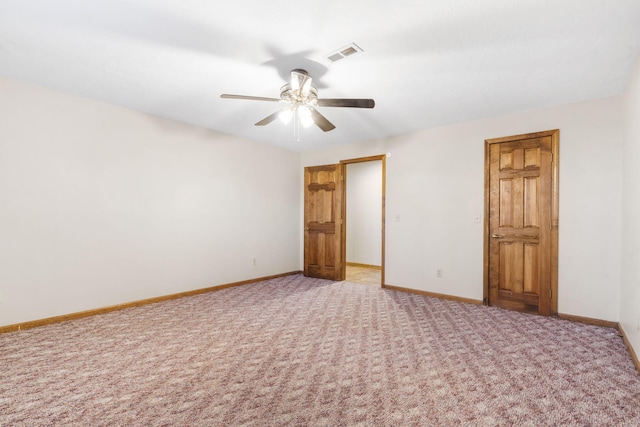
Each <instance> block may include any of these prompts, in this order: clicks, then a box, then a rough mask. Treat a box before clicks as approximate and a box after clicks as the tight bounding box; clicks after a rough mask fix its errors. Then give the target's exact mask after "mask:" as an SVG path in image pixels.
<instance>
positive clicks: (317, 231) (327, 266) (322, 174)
mask: <svg viewBox="0 0 640 427" xmlns="http://www.w3.org/2000/svg"><path fill="white" fill-rule="evenodd" d="M304 199H305V203H304V222H305V229H304V230H305V232H304V274H305V276H310V277H318V278H323V279H331V280H343V279H344V277H343V276H344V269H343V267H342V260H341V248H342V240H341V239H342V232H341V231H342V165H339V164H338V165H324V166H313V167H307V168H305V193H304Z"/></svg>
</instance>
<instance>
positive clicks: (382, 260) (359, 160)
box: [340, 154, 387, 287]
mask: <svg viewBox="0 0 640 427" xmlns="http://www.w3.org/2000/svg"><path fill="white" fill-rule="evenodd" d="M378 160H381V161H382V200H381V203H382V218H381V232H382V248H381V251H382V253H381V257H380V263H381V264H382V265H381V270H380V286H382V287H384V285H385V279H384V270H385V258H384V254H385V224H386V221H385V218H386V215H385V203H386V194H387V190H386V185H387V184H386V183H387V155H386V154H380V155H376V156H368V157H358V158H355V159H348V160H340V164H341V165H343V167H344V169H343V175H342V176H343V179H344V182H343V185H342V218H343V224H342V227H341V229H342V230H341V234H342V235H341V237H340V238H341V240H342V251H341V252H342V254H341V257H342V259H341V263H342V266H343V267H342V268H343V272H344V271H346V265H347V264H346V259H347V228H346V222H347V203H346V201H347V179H348V176H347V167H346V166H347V165H348V164H350V163H364V162H373V161H378ZM343 280H344V279H343Z"/></svg>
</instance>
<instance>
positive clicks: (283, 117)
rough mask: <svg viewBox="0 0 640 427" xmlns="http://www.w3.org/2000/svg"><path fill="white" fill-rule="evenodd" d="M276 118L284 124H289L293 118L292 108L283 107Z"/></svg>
mask: <svg viewBox="0 0 640 427" xmlns="http://www.w3.org/2000/svg"><path fill="white" fill-rule="evenodd" d="M278 118H279V119H280V121H281V122H282V123H284V124H285V125H286V124H289V122H290V121H291V119H292V118H293V108H285V109H284V110H282V111H280V114H278Z"/></svg>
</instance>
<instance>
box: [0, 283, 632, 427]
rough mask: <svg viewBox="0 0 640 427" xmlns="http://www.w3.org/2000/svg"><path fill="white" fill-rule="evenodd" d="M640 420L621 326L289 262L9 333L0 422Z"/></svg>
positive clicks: (2, 351)
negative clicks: (318, 274) (219, 284)
mask: <svg viewBox="0 0 640 427" xmlns="http://www.w3.org/2000/svg"><path fill="white" fill-rule="evenodd" d="M161 425H162V426H235V425H243V426H284V425H299V426H316V425H317V426H338V425H340V426H359V425H361V426H414V425H415V426H418V425H419V426H432V425H433V426H449V425H469V426H515V425H518V426H528V425H530V426H542V425H545V426H550V425H553V426H557V425H562V426H570V425H575V426H638V425H640V375H639V374H638V373H637V371H636V370H635V367H634V366H633V363H632V361H631V358H630V356H629V354H628V353H627V351H626V349H625V347H624V345H623V343H622V340H621V338H620V337H619V336H618V334H617V332H616V331H615V330H613V329H609V328H603V327H596V326H589V325H583V324H579V323H573V322H569V321H564V320H558V319H553V318H545V317H539V316H533V315H526V314H520V313H515V312H509V311H504V310H501V309H497V308H492V307H483V306H476V305H468V304H463V303H456V302H450V301H443V300H438V299H433V298H428V297H424V296H419V295H413V294H408V293H401V292H395V291H389V290H384V289H380V288H376V287H372V286H366V285H357V284H352V283H348V282H342V283H335V282H330V281H324V280H318V279H308V278H304V277H302V276H288V277H284V278H280V279H274V280H269V281H265V282H260V283H256V284H252V285H245V286H240V287H236V288H228V289H224V290H220V291H217V292H211V293H208V294H203V295H198V296H194V297H188V298H182V299H179V300H174V301H169V302H164V303H159V304H153V305H148V306H144V307H138V308H134V309H128V310H124V311H120V312H114V313H110V314H106V315H102V316H95V317H91V318H85V319H81V320H75V321H71V322H66V323H60V324H56V325H51V326H46V327H41V328H37V329H31V330H26V331H21V332H17V333H9V334H3V335H0V426H3V427H4V426H161Z"/></svg>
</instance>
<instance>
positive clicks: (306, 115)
mask: <svg viewBox="0 0 640 427" xmlns="http://www.w3.org/2000/svg"><path fill="white" fill-rule="evenodd" d="M297 111H298V118H299V119H300V124H302V126H303V127H305V128H308V127H311V125H312V124H313V117H311V110H310V109H309V107H307V106H305V105H300V106H299V107H298V108H297Z"/></svg>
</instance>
